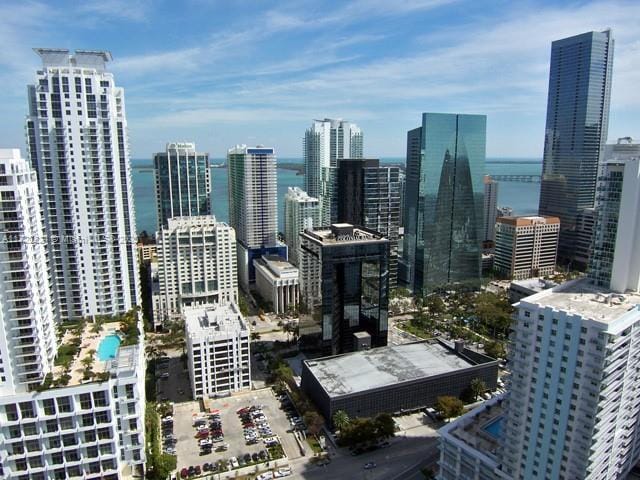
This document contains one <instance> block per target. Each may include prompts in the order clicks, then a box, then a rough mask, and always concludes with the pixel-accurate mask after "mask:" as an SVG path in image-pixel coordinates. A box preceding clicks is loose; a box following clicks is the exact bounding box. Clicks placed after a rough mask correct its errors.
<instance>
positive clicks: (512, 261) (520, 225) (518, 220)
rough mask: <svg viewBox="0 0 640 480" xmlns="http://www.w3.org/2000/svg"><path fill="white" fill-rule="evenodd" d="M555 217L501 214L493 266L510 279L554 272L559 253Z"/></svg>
mask: <svg viewBox="0 0 640 480" xmlns="http://www.w3.org/2000/svg"><path fill="white" fill-rule="evenodd" d="M559 234H560V219H559V218H558V217H537V216H533V217H500V218H498V220H497V223H496V250H495V257H494V261H493V268H494V269H495V270H497V271H498V272H500V273H502V274H503V275H505V276H507V277H508V278H510V279H514V280H522V279H524V278H532V277H541V276H545V275H551V274H553V271H554V269H555V267H556V256H557V254H558V236H559Z"/></svg>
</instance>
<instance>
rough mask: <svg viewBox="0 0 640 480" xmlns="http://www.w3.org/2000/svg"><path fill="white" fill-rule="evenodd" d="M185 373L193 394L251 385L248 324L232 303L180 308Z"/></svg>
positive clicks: (201, 395)
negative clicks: (184, 352)
mask: <svg viewBox="0 0 640 480" xmlns="http://www.w3.org/2000/svg"><path fill="white" fill-rule="evenodd" d="M184 319H185V320H184V324H185V332H186V334H185V335H186V340H187V355H188V359H189V377H190V379H191V388H192V390H193V395H194V397H195V398H207V397H210V396H215V395H220V396H224V395H228V394H230V393H234V392H238V391H240V390H246V389H250V388H251V362H250V360H249V359H250V358H251V356H250V354H249V327H248V326H247V323H246V322H245V320H244V318H243V317H242V314H241V313H240V309H239V308H238V306H237V305H236V304H235V303H229V304H227V305H204V306H201V307H189V308H185V310H184Z"/></svg>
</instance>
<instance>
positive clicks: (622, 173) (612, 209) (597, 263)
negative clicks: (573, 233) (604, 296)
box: [589, 138, 640, 293]
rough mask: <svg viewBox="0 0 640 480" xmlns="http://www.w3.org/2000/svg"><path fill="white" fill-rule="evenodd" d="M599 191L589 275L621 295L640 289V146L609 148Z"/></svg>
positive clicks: (627, 141) (625, 143) (620, 143)
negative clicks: (639, 246) (639, 250)
mask: <svg viewBox="0 0 640 480" xmlns="http://www.w3.org/2000/svg"><path fill="white" fill-rule="evenodd" d="M604 158H605V162H604V163H603V165H602V167H601V171H600V178H599V181H598V188H597V192H596V227H595V238H594V242H593V254H592V256H591V262H590V264H589V276H590V277H591V278H592V279H593V281H594V282H595V283H596V285H598V286H601V287H606V288H611V289H612V290H614V291H616V292H620V293H624V292H625V291H626V290H632V291H638V290H640V255H638V245H639V244H640V144H637V143H633V142H632V140H631V138H624V139H619V140H618V143H616V144H613V145H607V146H606V148H605V156H604Z"/></svg>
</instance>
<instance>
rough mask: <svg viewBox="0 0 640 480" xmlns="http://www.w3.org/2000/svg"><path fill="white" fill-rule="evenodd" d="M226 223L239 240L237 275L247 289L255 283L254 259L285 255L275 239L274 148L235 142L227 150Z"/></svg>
mask: <svg viewBox="0 0 640 480" xmlns="http://www.w3.org/2000/svg"><path fill="white" fill-rule="evenodd" d="M227 165H228V167H227V168H228V181H229V223H230V225H231V226H232V227H233V228H234V229H235V231H236V239H237V241H238V276H239V279H240V284H241V285H242V286H243V287H244V288H245V289H248V288H249V286H250V285H251V284H253V283H255V269H254V266H253V260H254V259H257V258H260V257H262V255H265V254H274V255H279V256H281V257H283V258H284V259H285V260H286V259H287V247H286V246H285V245H282V244H280V243H279V242H278V240H277V238H278V180H277V169H276V156H275V153H274V151H273V148H266V147H263V146H261V145H258V146H257V147H255V148H251V147H247V146H246V145H236V146H235V147H234V148H230V149H229V151H228V153H227Z"/></svg>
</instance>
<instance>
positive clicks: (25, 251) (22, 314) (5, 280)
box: [0, 149, 57, 395]
mask: <svg viewBox="0 0 640 480" xmlns="http://www.w3.org/2000/svg"><path fill="white" fill-rule="evenodd" d="M0 264H1V265H2V272H3V274H2V278H1V280H0V395H12V394H16V393H24V392H27V391H30V390H32V389H33V387H36V386H39V385H40V384H41V383H42V381H43V379H44V377H45V375H46V374H47V373H49V372H51V370H52V369H53V361H54V357H55V355H56V352H57V344H56V335H55V333H56V332H55V321H54V320H55V319H54V306H53V297H52V295H51V291H50V289H49V280H50V279H49V264H48V261H47V253H46V246H45V238H44V227H43V224H42V212H41V210H40V198H39V192H38V182H37V179H36V174H35V172H34V171H33V170H32V169H31V168H30V166H29V164H28V163H27V161H26V160H24V159H23V158H21V156H20V151H19V150H17V149H14V150H11V149H0Z"/></svg>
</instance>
